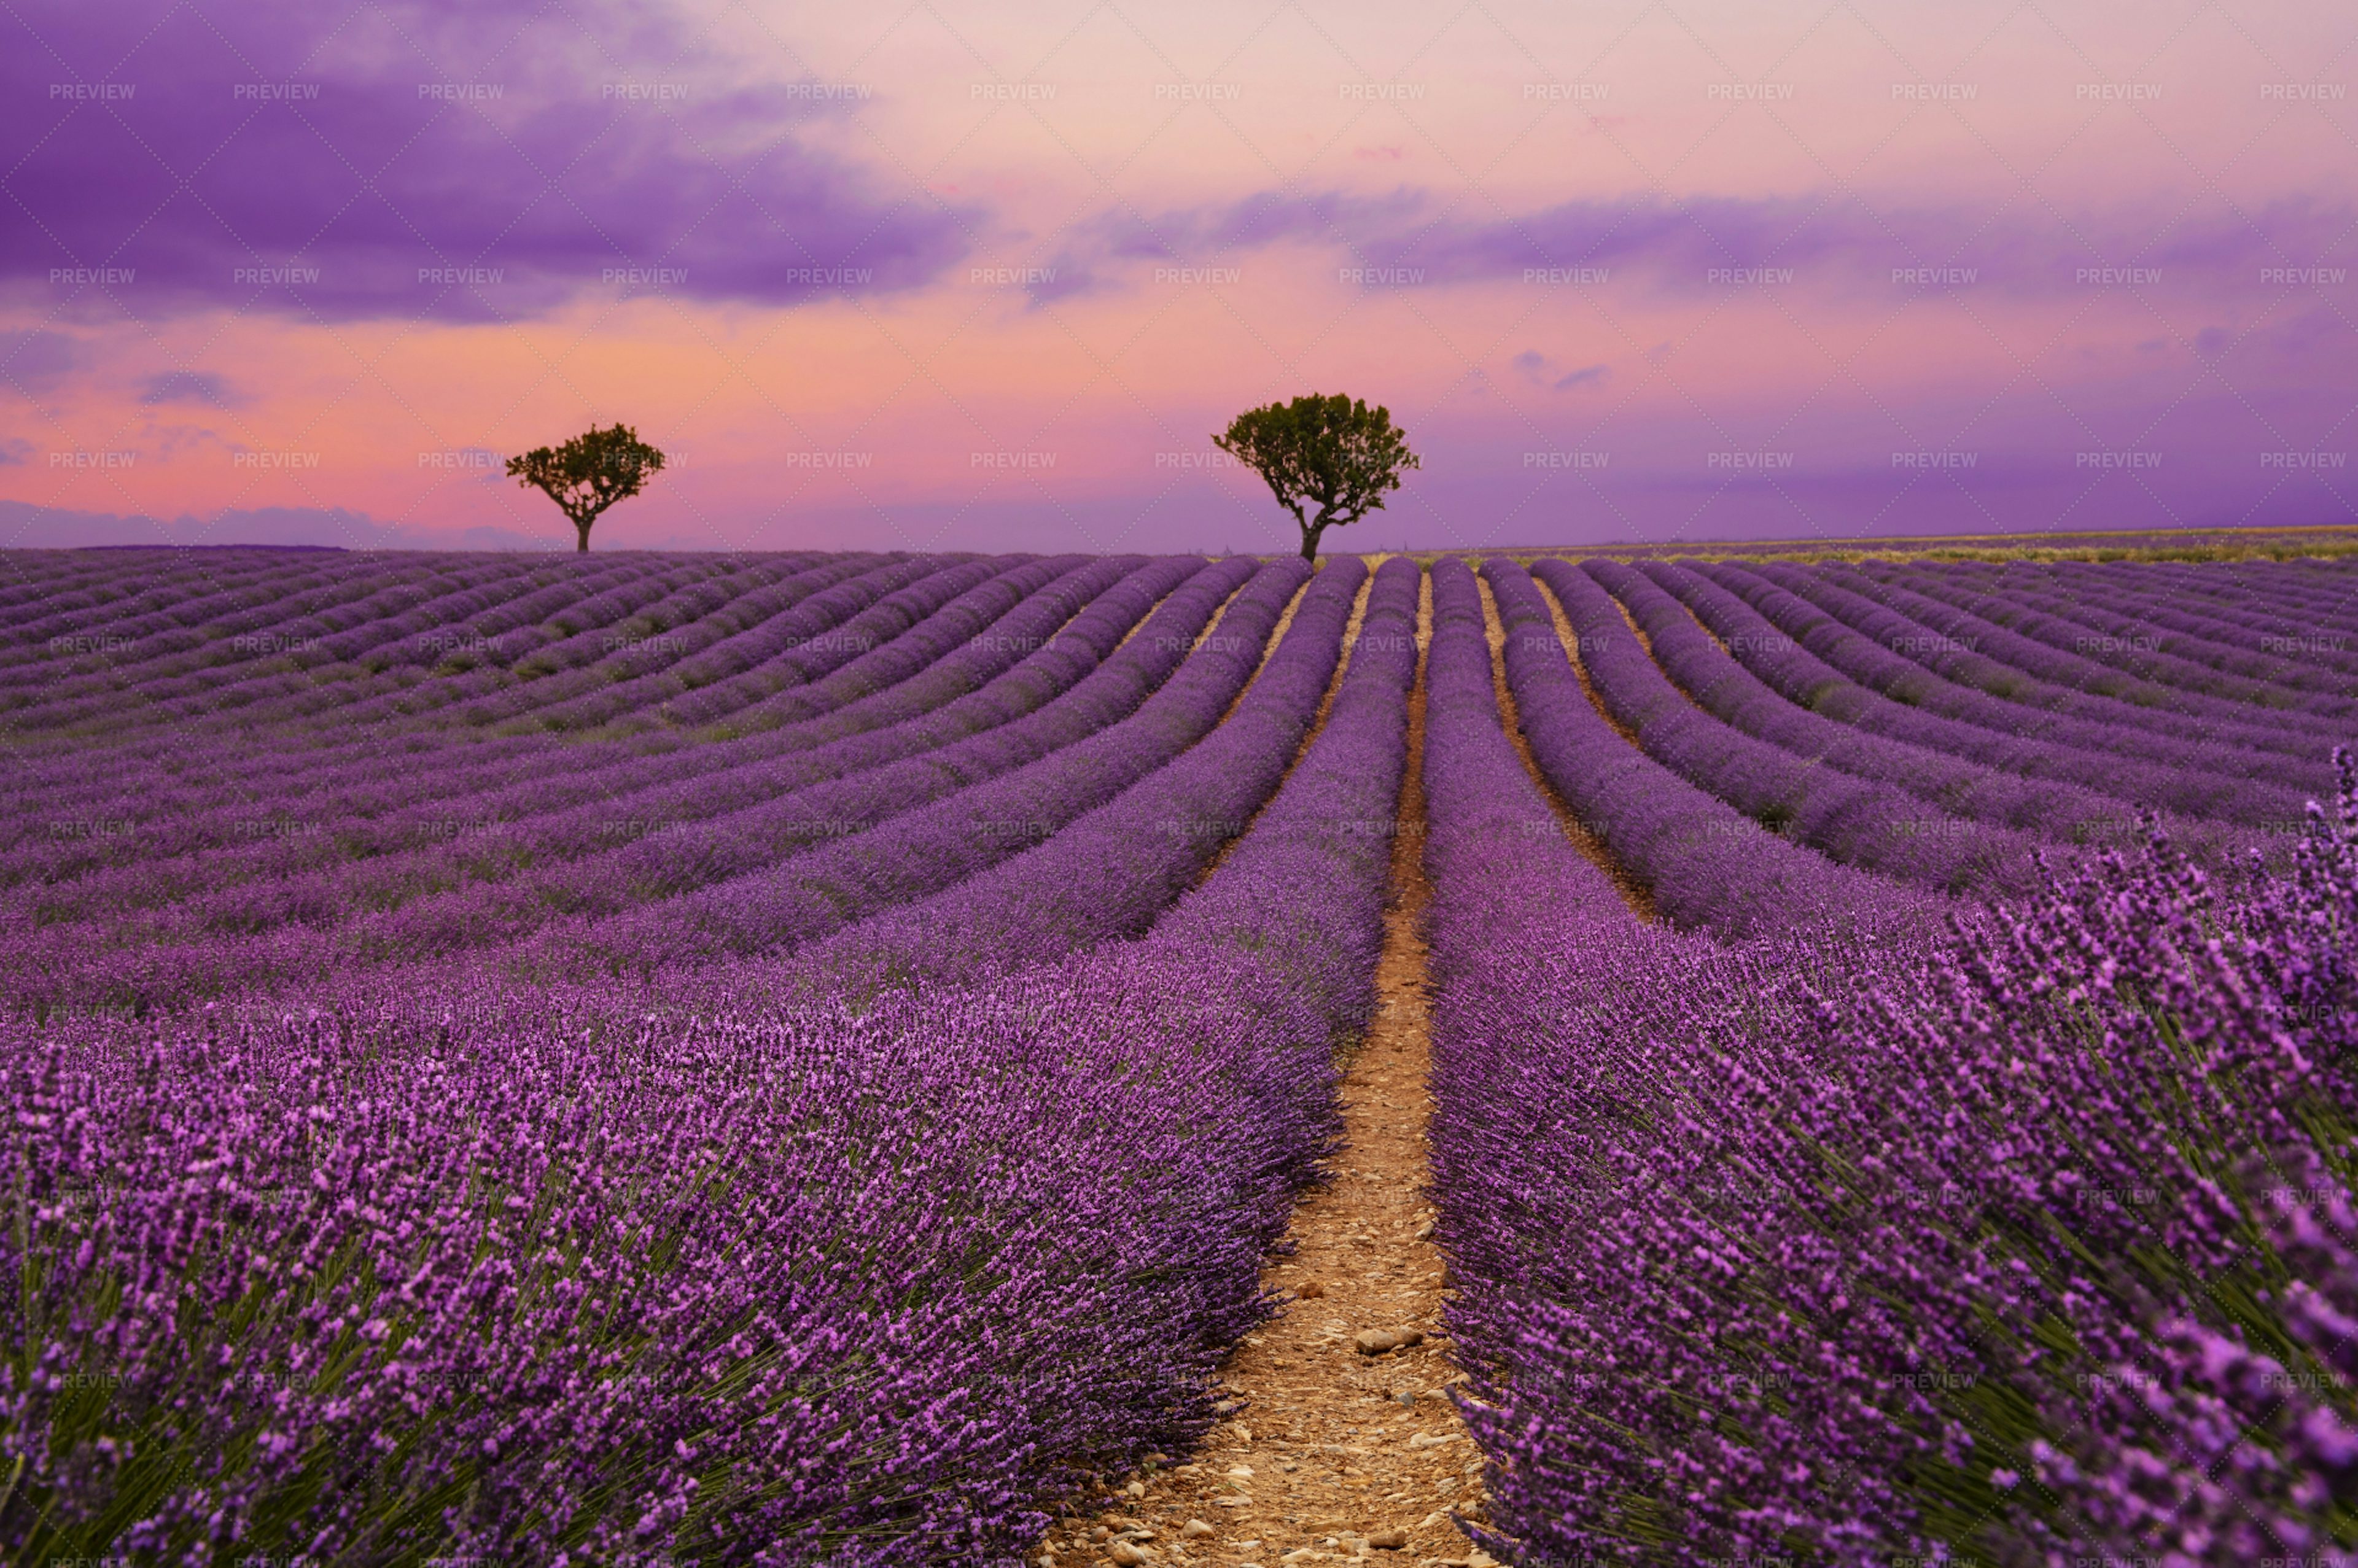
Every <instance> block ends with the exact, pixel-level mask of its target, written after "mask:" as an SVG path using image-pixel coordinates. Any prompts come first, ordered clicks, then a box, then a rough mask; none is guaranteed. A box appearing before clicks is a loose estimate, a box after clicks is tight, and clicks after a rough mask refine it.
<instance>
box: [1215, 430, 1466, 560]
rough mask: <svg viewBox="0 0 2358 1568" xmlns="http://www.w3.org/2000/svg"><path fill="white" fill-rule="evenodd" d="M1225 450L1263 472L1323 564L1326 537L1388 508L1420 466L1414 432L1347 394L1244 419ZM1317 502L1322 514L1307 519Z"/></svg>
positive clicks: (1218, 439) (1222, 443) (1312, 556)
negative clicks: (1405, 477)
mask: <svg viewBox="0 0 2358 1568" xmlns="http://www.w3.org/2000/svg"><path fill="white" fill-rule="evenodd" d="M1212 442H1213V444H1214V445H1215V446H1217V447H1218V448H1219V449H1220V450H1222V451H1224V452H1226V453H1228V455H1229V456H1230V457H1232V458H1235V459H1236V460H1238V461H1239V462H1241V463H1243V464H1244V465H1245V466H1246V467H1248V468H1249V469H1251V470H1254V471H1255V472H1257V473H1259V474H1260V477H1261V478H1262V479H1263V480H1264V481H1267V482H1268V484H1269V488H1270V493H1271V494H1272V495H1274V496H1276V497H1277V502H1278V504H1279V505H1281V506H1282V507H1284V508H1285V509H1286V510H1287V511H1288V512H1291V513H1293V520H1294V522H1295V523H1297V524H1300V525H1301V527H1302V558H1303V560H1305V561H1311V562H1315V561H1316V560H1317V559H1318V535H1321V534H1323V533H1325V531H1326V530H1327V529H1328V528H1330V527H1340V526H1341V525H1343V524H1347V523H1356V522H1357V521H1358V520H1359V519H1360V518H1362V517H1364V516H1366V515H1367V514H1368V513H1370V512H1380V511H1382V510H1383V509H1384V492H1386V491H1391V490H1398V489H1399V488H1400V482H1401V481H1400V476H1401V470H1405V469H1412V468H1418V467H1421V466H1422V465H1421V464H1419V463H1418V461H1417V460H1416V454H1415V453H1414V452H1412V451H1410V450H1409V449H1408V438H1407V437H1406V435H1405V434H1404V433H1403V432H1402V431H1401V429H1400V428H1399V427H1396V426H1395V425H1393V423H1392V416H1391V413H1390V410H1389V409H1385V408H1380V407H1379V408H1370V407H1368V406H1367V405H1366V404H1364V403H1361V402H1359V401H1358V400H1357V399H1356V398H1350V397H1345V396H1343V395H1340V394H1337V395H1335V396H1333V397H1321V396H1319V395H1317V394H1316V393H1312V394H1311V395H1309V396H1307V397H1297V398H1295V399H1294V400H1293V402H1291V403H1272V404H1271V405H1270V406H1268V407H1266V408H1255V409H1251V410H1249V411H1248V412H1246V413H1243V414H1239V415H1238V416H1237V417H1236V420H1235V422H1234V423H1232V424H1231V425H1229V427H1228V431H1227V433H1226V434H1224V435H1218V436H1215V437H1213V438H1212ZM1307 505H1315V506H1316V507H1317V508H1318V515H1317V516H1315V517H1309V516H1305V515H1303V507H1304V506H1307Z"/></svg>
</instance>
